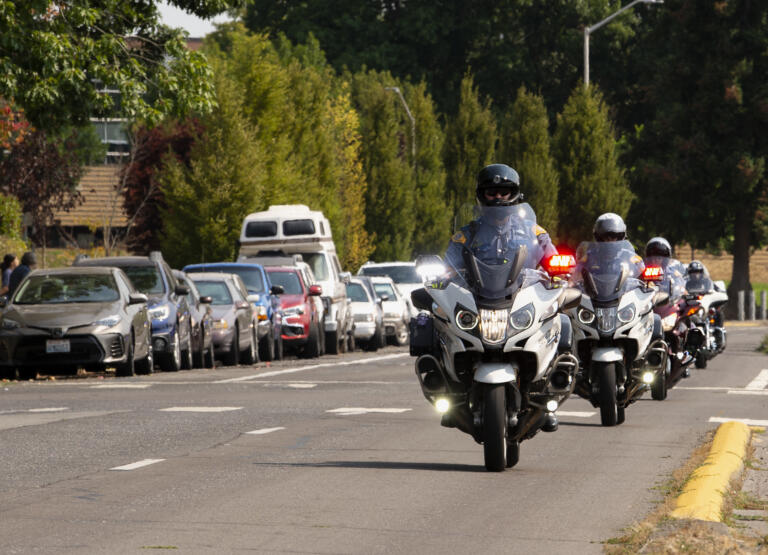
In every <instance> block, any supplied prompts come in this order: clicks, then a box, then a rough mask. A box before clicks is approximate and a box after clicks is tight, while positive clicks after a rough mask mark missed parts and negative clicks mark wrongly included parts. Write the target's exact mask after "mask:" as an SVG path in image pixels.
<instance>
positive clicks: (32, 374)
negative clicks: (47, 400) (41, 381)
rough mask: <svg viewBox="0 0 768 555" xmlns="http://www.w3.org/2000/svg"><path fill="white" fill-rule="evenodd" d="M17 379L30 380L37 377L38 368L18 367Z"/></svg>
mask: <svg viewBox="0 0 768 555" xmlns="http://www.w3.org/2000/svg"><path fill="white" fill-rule="evenodd" d="M15 374H16V379H18V380H19V381H23V382H26V381H29V380H36V379H37V370H35V369H33V368H16V372H15Z"/></svg>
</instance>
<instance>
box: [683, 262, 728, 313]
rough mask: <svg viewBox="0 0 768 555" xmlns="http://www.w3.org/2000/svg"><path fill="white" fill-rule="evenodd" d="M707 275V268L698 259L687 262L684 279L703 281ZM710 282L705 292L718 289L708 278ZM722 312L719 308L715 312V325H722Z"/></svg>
mask: <svg viewBox="0 0 768 555" xmlns="http://www.w3.org/2000/svg"><path fill="white" fill-rule="evenodd" d="M708 277H709V272H708V271H707V268H706V267H705V266H704V264H703V263H702V262H701V261H699V260H693V261H691V262H690V263H689V264H688V267H687V268H686V275H685V279H686V281H687V280H690V279H693V280H696V281H698V282H699V283H702V282H704V279H705V278H708ZM710 283H711V284H712V286H711V288H710V290H709V291H707V293H711V292H712V291H717V290H719V289H718V287H717V286H716V285H715V284H714V282H712V281H711V280H710ZM723 324H724V322H723V314H722V311H721V310H718V311H716V312H715V326H717V327H720V328H721V327H723Z"/></svg>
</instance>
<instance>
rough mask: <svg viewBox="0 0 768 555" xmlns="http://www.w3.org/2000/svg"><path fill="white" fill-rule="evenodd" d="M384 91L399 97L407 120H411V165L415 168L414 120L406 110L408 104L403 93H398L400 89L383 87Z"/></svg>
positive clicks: (408, 110)
mask: <svg viewBox="0 0 768 555" xmlns="http://www.w3.org/2000/svg"><path fill="white" fill-rule="evenodd" d="M384 90H385V91H392V92H394V93H395V94H397V96H399V97H400V101H401V102H402V103H403V108H405V113H406V114H408V119H409V120H411V156H412V157H413V165H414V166H416V119H415V118H414V117H413V114H412V113H411V109H410V108H408V103H407V102H406V101H405V97H404V96H403V93H402V92H401V91H400V87H384Z"/></svg>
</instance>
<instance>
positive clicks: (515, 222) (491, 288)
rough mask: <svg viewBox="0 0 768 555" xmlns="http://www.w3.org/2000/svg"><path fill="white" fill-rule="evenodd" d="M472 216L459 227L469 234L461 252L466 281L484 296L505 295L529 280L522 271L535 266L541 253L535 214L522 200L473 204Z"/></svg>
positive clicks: (496, 296)
mask: <svg viewBox="0 0 768 555" xmlns="http://www.w3.org/2000/svg"><path fill="white" fill-rule="evenodd" d="M473 215H474V217H473V219H472V221H471V222H469V223H467V224H466V225H464V226H462V228H461V229H462V230H464V231H465V233H467V234H468V235H469V237H471V239H470V240H469V241H468V243H467V244H465V245H464V249H463V252H462V257H463V262H464V264H463V266H464V268H465V270H466V272H465V274H466V276H465V277H466V281H467V284H468V285H469V288H470V289H471V290H473V292H475V293H476V294H477V295H479V296H480V297H484V298H486V299H491V300H493V299H502V298H505V297H508V296H510V295H512V294H513V293H515V292H516V291H517V290H518V289H520V287H522V286H523V284H524V283H525V282H526V280H530V279H532V277H531V275H529V273H528V272H526V271H525V270H526V269H534V268H536V266H537V265H538V263H539V260H541V258H542V256H543V254H544V253H543V250H542V249H541V247H540V246H539V242H538V239H537V238H536V214H535V213H534V212H533V209H532V208H531V207H530V205H528V204H527V203H523V204H515V205H513V206H476V207H475V210H474V214H473ZM534 273H535V274H537V275H536V276H534V277H536V278H538V272H534Z"/></svg>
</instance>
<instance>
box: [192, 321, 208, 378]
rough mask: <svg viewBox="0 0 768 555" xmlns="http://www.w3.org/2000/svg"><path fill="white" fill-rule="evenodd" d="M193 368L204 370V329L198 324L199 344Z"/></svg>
mask: <svg viewBox="0 0 768 555" xmlns="http://www.w3.org/2000/svg"><path fill="white" fill-rule="evenodd" d="M192 358H193V359H194V360H193V362H194V365H195V368H205V328H204V327H203V325H202V324H200V342H199V344H198V349H197V350H196V351H195V354H194V356H193V357H192Z"/></svg>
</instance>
